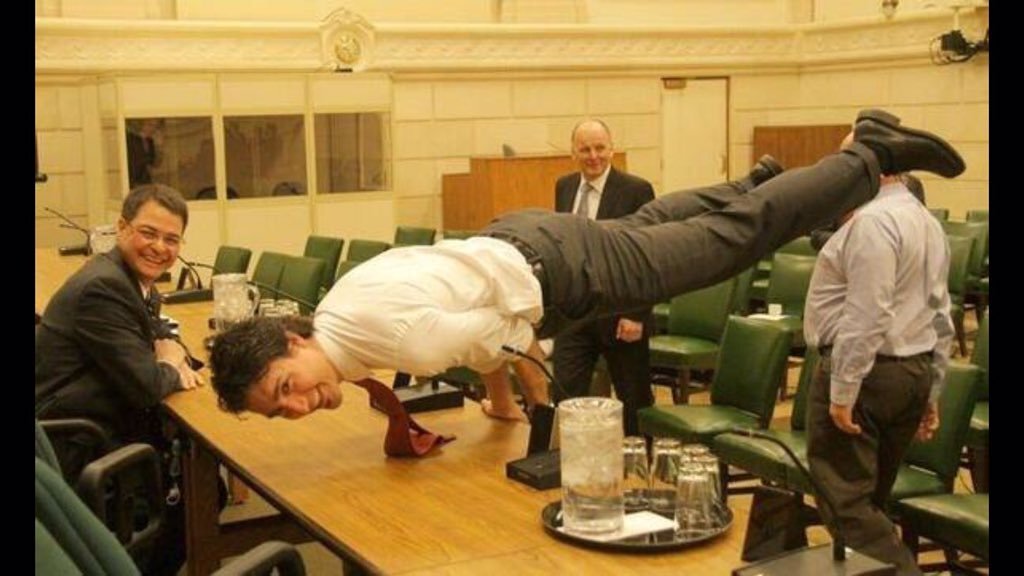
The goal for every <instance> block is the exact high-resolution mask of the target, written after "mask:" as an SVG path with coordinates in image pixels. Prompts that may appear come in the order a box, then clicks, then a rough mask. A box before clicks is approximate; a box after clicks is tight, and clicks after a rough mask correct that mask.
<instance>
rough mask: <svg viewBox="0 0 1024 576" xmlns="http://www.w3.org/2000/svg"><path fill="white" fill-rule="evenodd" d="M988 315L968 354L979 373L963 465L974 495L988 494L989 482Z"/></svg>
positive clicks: (987, 313) (986, 312)
mask: <svg viewBox="0 0 1024 576" xmlns="http://www.w3.org/2000/svg"><path fill="white" fill-rule="evenodd" d="M988 316H989V311H988V310H986V311H985V316H984V317H983V318H982V319H981V324H980V325H979V326H978V336H977V337H976V338H975V340H974V350H972V351H971V364H974V365H975V366H977V367H978V368H980V369H981V370H982V375H981V381H980V383H979V385H978V401H977V402H976V403H975V404H974V411H973V412H972V413H971V427H970V429H969V430H968V431H967V464H968V466H969V467H970V470H971V483H972V484H973V485H974V491H975V492H988V483H989V459H988V458H989V456H988V453H989V441H988Z"/></svg>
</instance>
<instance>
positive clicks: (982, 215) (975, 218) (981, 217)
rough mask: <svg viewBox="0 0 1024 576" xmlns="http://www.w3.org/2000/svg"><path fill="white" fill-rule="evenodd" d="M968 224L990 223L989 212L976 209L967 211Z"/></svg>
mask: <svg viewBox="0 0 1024 576" xmlns="http://www.w3.org/2000/svg"><path fill="white" fill-rule="evenodd" d="M967 221H968V222H988V210H987V209H984V210H983V209H974V210H968V211H967Z"/></svg>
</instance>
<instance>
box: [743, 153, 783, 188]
mask: <svg viewBox="0 0 1024 576" xmlns="http://www.w3.org/2000/svg"><path fill="white" fill-rule="evenodd" d="M784 170H785V168H783V167H782V164H779V161H778V160H776V159H775V158H772V157H771V155H770V154H765V155H764V156H761V157H760V158H758V159H757V162H755V163H754V167H753V168H751V169H750V173H749V174H747V175H746V177H744V178H743V179H742V180H740V183H741V184H742V185H743V187H744V188H746V190H747V192H750V191H751V190H753V189H754V188H757V187H758V186H760V185H761V184H763V183H765V182H767V181H769V180H771V179H772V178H774V177H776V176H778V175H779V174H782V172H783V171H784Z"/></svg>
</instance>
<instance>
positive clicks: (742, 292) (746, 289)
mask: <svg viewBox="0 0 1024 576" xmlns="http://www.w3.org/2000/svg"><path fill="white" fill-rule="evenodd" d="M755 268H757V265H754V266H751V267H750V268H747V269H746V270H744V271H743V272H740V273H739V274H737V275H736V286H735V288H733V291H732V304H731V305H730V306H729V311H730V312H731V313H733V314H739V315H740V316H746V315H747V307H748V306H749V304H750V284H751V283H752V282H753V281H754V270H755Z"/></svg>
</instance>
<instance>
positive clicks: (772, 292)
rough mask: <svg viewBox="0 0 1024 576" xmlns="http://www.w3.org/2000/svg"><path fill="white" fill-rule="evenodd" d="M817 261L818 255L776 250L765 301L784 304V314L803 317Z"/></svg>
mask: <svg viewBox="0 0 1024 576" xmlns="http://www.w3.org/2000/svg"><path fill="white" fill-rule="evenodd" d="M812 250H813V249H812ZM816 261H817V256H807V255H803V254H786V253H782V252H776V253H775V257H774V258H772V273H771V275H770V276H769V277H768V293H767V294H766V295H765V301H766V302H767V303H769V304H782V313H783V314H787V315H790V316H799V317H801V318H802V317H803V315H804V301H806V300H807V289H808V287H810V285H811V274H812V273H813V272H814V263H815V262H816Z"/></svg>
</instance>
